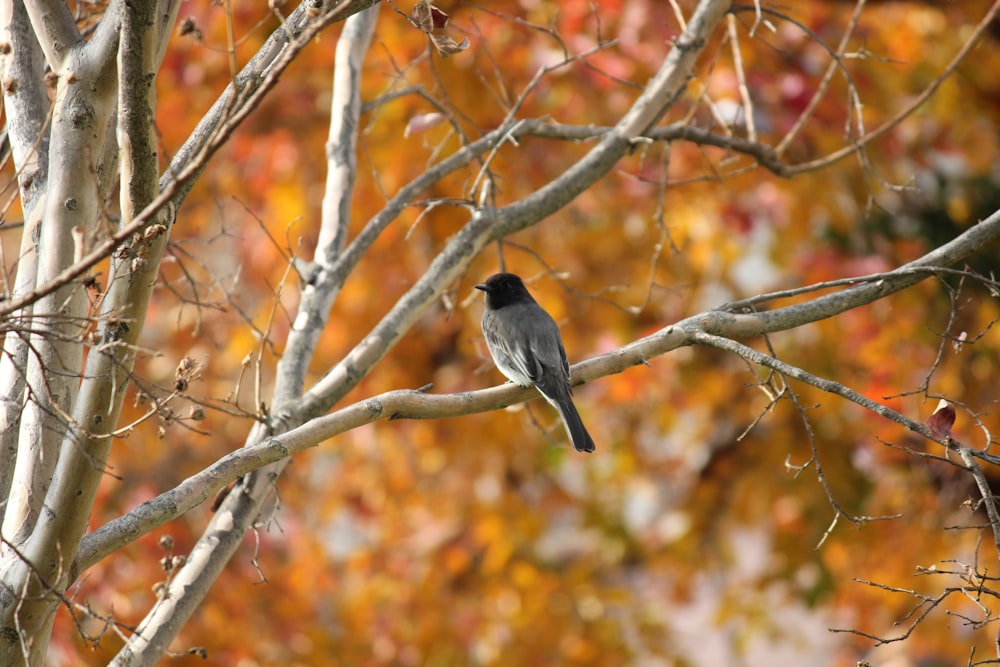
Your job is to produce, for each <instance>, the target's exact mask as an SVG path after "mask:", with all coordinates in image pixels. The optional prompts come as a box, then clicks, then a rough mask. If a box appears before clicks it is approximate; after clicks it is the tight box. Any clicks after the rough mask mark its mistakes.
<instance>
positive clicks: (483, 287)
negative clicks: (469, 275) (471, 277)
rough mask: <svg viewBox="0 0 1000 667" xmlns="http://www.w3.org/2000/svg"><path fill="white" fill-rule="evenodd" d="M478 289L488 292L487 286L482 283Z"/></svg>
mask: <svg viewBox="0 0 1000 667" xmlns="http://www.w3.org/2000/svg"><path fill="white" fill-rule="evenodd" d="M476 289H481V290H483V291H484V292H486V291H487V287H486V284H485V283H480V284H479V285H476Z"/></svg>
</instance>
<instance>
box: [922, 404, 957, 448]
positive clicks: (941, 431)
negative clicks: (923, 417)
mask: <svg viewBox="0 0 1000 667" xmlns="http://www.w3.org/2000/svg"><path fill="white" fill-rule="evenodd" d="M954 424H955V408H953V407H952V406H951V403H949V402H948V401H946V400H944V399H943V398H942V399H941V400H940V401H939V402H938V405H937V408H935V409H934V414H932V415H931V416H930V417H928V418H927V427H928V428H930V430H931V434H932V435H933V436H934V437H935V438H939V439H941V440H944V439H945V438H950V437H951V427H952V426H953V425H954Z"/></svg>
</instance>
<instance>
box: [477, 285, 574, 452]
mask: <svg viewBox="0 0 1000 667" xmlns="http://www.w3.org/2000/svg"><path fill="white" fill-rule="evenodd" d="M476 289H480V290H482V291H484V292H486V310H485V311H484V312H483V334H484V335H485V336H486V346H487V347H488V348H489V349H490V354H491V355H492V356H493V362H494V363H495V364H496V365H497V368H499V369H500V372H501V373H503V374H504V375H506V376H507V377H508V378H509V379H510V380H512V381H513V382H516V383H517V384H519V385H521V386H522V387H528V386H531V385H534V386H535V388H536V389H537V390H538V391H539V392H541V394H542V396H544V397H545V400H547V401H548V402H549V403H550V404H552V406H553V407H554V408H555V409H556V410H558V411H559V416H560V417H561V418H562V422H563V425H564V426H565V427H566V433H568V434H569V439H570V440H572V441H573V446H574V447H576V449H577V451H580V452H592V451H594V441H593V439H592V438H591V437H590V434H589V433H587V429H586V428H584V426H583V420H581V419H580V413H579V412H577V411H576V406H575V405H573V399H572V394H573V390H572V389H571V388H570V384H569V360H568V359H567V358H566V350H565V348H563V343H562V337H560V335H559V327H558V326H557V325H556V322H555V320H553V319H552V316H551V315H549V314H548V313H546V312H545V310H544V309H542V307H541V306H539V305H538V302H536V301H535V299H534V298H532V296H531V294H530V293H529V292H528V289H527V288H526V287H525V286H524V282H522V281H521V279H520V278H519V277H518V276H516V275H514V274H513V273H498V274H496V275H494V276H490V277H489V279H487V280H486V282H485V283H483V284H481V285H476Z"/></svg>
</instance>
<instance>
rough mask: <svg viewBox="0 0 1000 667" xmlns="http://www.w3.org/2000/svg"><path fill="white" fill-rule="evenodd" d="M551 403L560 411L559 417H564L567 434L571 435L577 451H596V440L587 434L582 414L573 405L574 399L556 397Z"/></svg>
mask: <svg viewBox="0 0 1000 667" xmlns="http://www.w3.org/2000/svg"><path fill="white" fill-rule="evenodd" d="M551 403H552V405H554V406H555V408H556V410H558V411H559V416H560V417H562V422H563V425H564V426H565V427H566V433H567V434H569V439H570V440H571V441H572V442H573V446H574V447H576V451H578V452H592V451H594V439H593V438H591V437H590V434H589V433H587V429H586V427H585V426H584V425H583V420H582V419H580V413H579V412H577V409H576V406H575V405H573V399H572V398H570V396H569V395H568V394H567V395H564V396H559V397H556V398H555V399H554V400H552V401H551Z"/></svg>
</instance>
